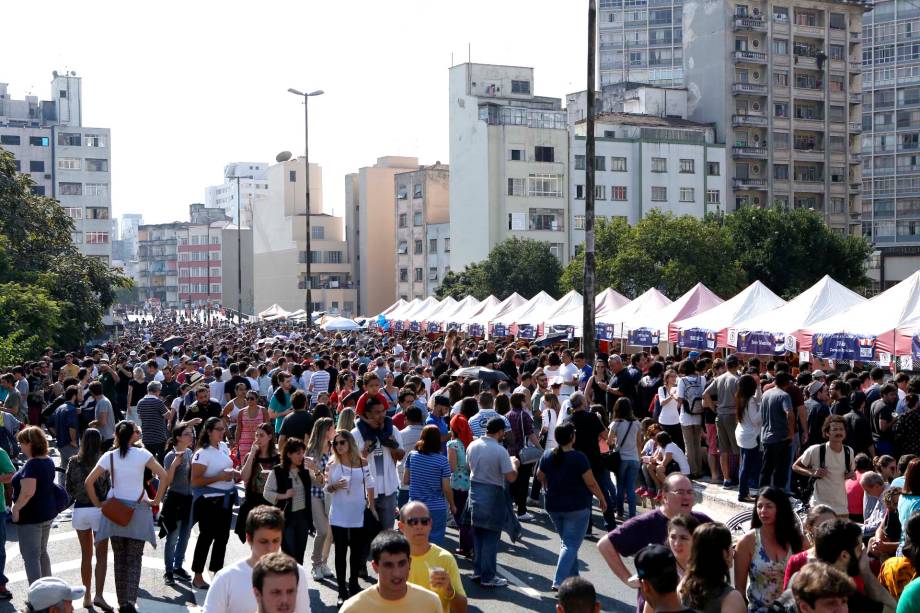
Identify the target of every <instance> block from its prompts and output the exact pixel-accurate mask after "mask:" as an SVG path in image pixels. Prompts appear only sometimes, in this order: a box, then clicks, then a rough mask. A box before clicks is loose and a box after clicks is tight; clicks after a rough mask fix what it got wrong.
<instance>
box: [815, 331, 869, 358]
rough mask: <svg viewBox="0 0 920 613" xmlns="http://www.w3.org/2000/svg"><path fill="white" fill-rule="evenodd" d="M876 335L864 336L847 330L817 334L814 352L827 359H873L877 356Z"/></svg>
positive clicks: (816, 355) (817, 355)
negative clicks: (849, 332)
mask: <svg viewBox="0 0 920 613" xmlns="http://www.w3.org/2000/svg"><path fill="white" fill-rule="evenodd" d="M875 340H876V339H875V337H874V336H873V337H863V336H857V335H856V334H848V333H846V332H835V333H832V334H815V335H814V337H812V343H811V345H812V352H813V353H814V354H815V357H819V358H823V359H826V360H861V361H865V360H872V359H873V358H874V357H875Z"/></svg>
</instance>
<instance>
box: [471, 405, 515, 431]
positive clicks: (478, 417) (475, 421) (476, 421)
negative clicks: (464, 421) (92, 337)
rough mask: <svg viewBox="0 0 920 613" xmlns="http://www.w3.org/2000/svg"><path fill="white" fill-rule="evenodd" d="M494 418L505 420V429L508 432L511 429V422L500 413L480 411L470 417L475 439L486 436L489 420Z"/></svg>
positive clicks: (489, 410) (490, 410)
mask: <svg viewBox="0 0 920 613" xmlns="http://www.w3.org/2000/svg"><path fill="white" fill-rule="evenodd" d="M493 417H501V418H502V419H504V420H505V429H506V430H510V429H511V422H510V421H508V418H507V417H505V416H504V415H499V413H498V411H495V410H493V409H488V410H486V411H483V410H482V409H480V410H479V412H478V413H476V414H475V415H473V416H472V417H470V430H472V431H473V438H479V437H481V436H484V435H485V433H486V424H488V423H489V420H490V419H492V418H493Z"/></svg>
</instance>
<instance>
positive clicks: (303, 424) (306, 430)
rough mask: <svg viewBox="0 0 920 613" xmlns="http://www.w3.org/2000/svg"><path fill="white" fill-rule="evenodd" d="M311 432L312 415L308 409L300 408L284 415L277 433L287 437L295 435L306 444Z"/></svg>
mask: <svg viewBox="0 0 920 613" xmlns="http://www.w3.org/2000/svg"><path fill="white" fill-rule="evenodd" d="M311 432H313V416H312V415H310V412H309V411H306V410H301V411H294V412H293V413H291V414H289V415H286V416H285V418H284V421H282V422H281V430H279V431H278V434H279V435H281V434H283V435H284V436H286V437H288V438H290V437H297V438H299V439H301V440H303V442H304V444H306V443H307V442H308V441H309V440H310V433H311Z"/></svg>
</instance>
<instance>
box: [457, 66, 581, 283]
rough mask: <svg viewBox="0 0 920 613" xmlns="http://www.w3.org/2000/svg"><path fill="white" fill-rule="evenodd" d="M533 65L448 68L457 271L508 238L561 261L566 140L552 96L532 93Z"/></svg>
mask: <svg viewBox="0 0 920 613" xmlns="http://www.w3.org/2000/svg"><path fill="white" fill-rule="evenodd" d="M533 90H534V75H533V69H532V68H522V67H515V66H497V65H488V64H469V63H467V64H459V65H457V66H453V67H452V68H451V69H450V113H449V116H450V166H451V173H450V219H451V226H452V227H453V228H463V240H462V241H454V242H453V244H452V246H451V266H452V267H453V269H454V270H462V269H463V268H464V267H465V266H466V265H467V264H472V263H474V262H478V261H480V260H483V259H485V258H486V257H487V256H488V254H489V252H490V251H491V250H492V248H493V247H494V246H495V245H497V244H499V243H501V242H502V241H504V240H506V239H508V238H512V237H519V238H529V239H533V240H539V241H543V242H546V243H549V245H550V249H551V251H552V252H553V253H554V254H555V255H556V257H558V258H559V259H560V260H561V261H562V262H563V264H565V263H566V262H567V253H568V240H567V227H568V225H567V219H568V196H567V191H568V170H569V169H568V159H569V151H568V148H569V137H568V130H567V125H566V112H565V111H564V110H563V109H562V102H561V100H560V99H559V98H547V97H543V96H535V95H533Z"/></svg>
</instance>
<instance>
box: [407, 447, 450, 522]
mask: <svg viewBox="0 0 920 613" xmlns="http://www.w3.org/2000/svg"><path fill="white" fill-rule="evenodd" d="M406 470H408V471H409V500H419V501H421V502H424V503H425V506H427V507H428V510H430V511H443V510H444V509H446V508H447V500H445V498H444V490H443V489H442V488H441V480H442V479H450V462H448V461H447V457H446V456H443V455H441V454H440V453H421V452H419V451H410V452H409V455H408V456H406Z"/></svg>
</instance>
